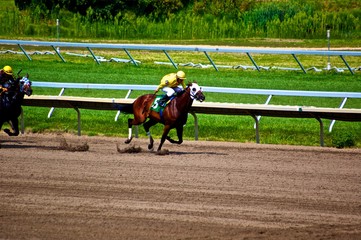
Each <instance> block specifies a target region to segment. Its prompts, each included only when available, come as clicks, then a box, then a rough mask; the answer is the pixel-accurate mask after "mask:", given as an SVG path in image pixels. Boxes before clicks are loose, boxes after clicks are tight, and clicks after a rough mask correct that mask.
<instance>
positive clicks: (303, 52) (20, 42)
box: [0, 39, 361, 74]
mask: <svg viewBox="0 0 361 240" xmlns="http://www.w3.org/2000/svg"><path fill="white" fill-rule="evenodd" d="M0 44H3V45H17V46H18V47H19V48H20V49H21V51H23V53H24V54H25V55H26V57H27V58H28V59H29V60H32V59H31V57H30V56H29V55H28V54H27V52H26V50H25V49H24V47H23V46H43V47H51V48H53V50H54V51H55V53H56V54H57V55H58V56H59V57H60V58H61V60H62V61H63V62H65V59H64V57H63V56H62V55H61V53H60V51H58V50H57V49H58V47H65V48H86V49H87V50H88V51H89V52H90V54H91V55H92V56H93V58H94V60H95V61H96V62H97V63H98V64H100V62H99V61H98V59H97V57H96V56H95V54H94V52H93V51H92V49H94V48H97V49H119V50H123V51H125V53H126V54H127V55H128V57H129V58H130V60H131V61H132V63H133V64H134V65H138V63H137V61H136V60H135V59H134V58H133V57H132V55H131V54H130V52H129V51H128V50H146V51H162V52H164V53H165V54H166V56H167V58H168V59H169V61H170V62H171V63H172V64H173V66H174V67H175V68H178V67H177V65H176V64H175V63H174V61H173V59H172V58H171V57H170V55H169V54H168V52H167V51H190V52H203V53H204V54H205V56H206V57H207V59H208V60H209V61H210V63H211V64H212V65H213V67H214V69H215V70H216V71H218V68H217V66H216V64H215V62H214V61H213V60H212V58H211V57H210V56H209V54H208V53H209V52H222V53H245V54H247V56H248V57H249V59H250V60H251V62H252V64H253V65H254V66H255V67H256V69H257V70H258V71H260V67H259V66H258V65H257V63H256V61H255V60H254V59H253V57H252V55H251V54H288V55H292V57H293V58H294V59H295V60H296V62H297V63H298V65H299V66H300V69H301V70H302V71H303V72H304V73H306V69H305V68H304V66H303V65H302V63H301V62H300V61H299V59H298V58H297V55H321V56H339V57H340V58H341V59H342V61H343V62H344V63H345V65H346V67H347V68H348V69H349V71H350V72H351V73H352V74H354V71H353V69H352V68H351V67H350V65H349V64H348V62H347V61H346V59H345V58H344V57H345V56H361V51H335V50H332V51H330V50H296V49H277V48H263V49H259V48H242V47H218V46H212V47H206V46H184V45H155V44H111V43H109V44H105V43H74V42H46V41H26V40H7V39H0Z"/></svg>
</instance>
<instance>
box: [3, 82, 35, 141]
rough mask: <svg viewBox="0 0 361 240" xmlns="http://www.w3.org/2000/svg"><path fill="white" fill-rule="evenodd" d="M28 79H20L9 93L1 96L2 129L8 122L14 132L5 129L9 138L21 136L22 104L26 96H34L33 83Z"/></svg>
mask: <svg viewBox="0 0 361 240" xmlns="http://www.w3.org/2000/svg"><path fill="white" fill-rule="evenodd" d="M28 77H29V76H28V75H27V76H26V77H22V78H21V77H19V78H17V79H16V80H15V84H14V86H13V87H11V88H10V89H8V91H7V92H3V93H1V96H0V129H1V128H2V125H3V124H4V123H5V122H8V123H9V124H10V126H11V128H12V130H13V132H12V131H10V129H4V132H6V133H7V134H8V135H9V136H18V135H19V120H18V117H19V116H20V114H21V104H22V101H23V99H24V95H25V94H26V95H28V96H30V95H31V94H32V89H31V82H30V80H29V79H28Z"/></svg>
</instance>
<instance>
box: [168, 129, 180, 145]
mask: <svg viewBox="0 0 361 240" xmlns="http://www.w3.org/2000/svg"><path fill="white" fill-rule="evenodd" d="M177 136H178V141H176V140H173V139H172V138H170V137H169V136H167V140H168V141H169V142H171V143H175V144H181V143H182V142H183V125H180V126H178V127H177Z"/></svg>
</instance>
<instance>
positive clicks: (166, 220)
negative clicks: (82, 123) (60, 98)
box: [0, 133, 361, 240]
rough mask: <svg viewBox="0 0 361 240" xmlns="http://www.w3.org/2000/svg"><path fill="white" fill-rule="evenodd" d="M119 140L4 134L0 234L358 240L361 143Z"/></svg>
mask: <svg viewBox="0 0 361 240" xmlns="http://www.w3.org/2000/svg"><path fill="white" fill-rule="evenodd" d="M64 138H65V139H66V142H67V143H68V144H71V145H72V146H78V145H80V146H82V145H87V146H89V150H88V151H75V150H74V151H67V150H66V149H63V148H61V147H60V146H61V142H62V141H63V140H64ZM133 141H134V143H135V146H140V147H141V148H142V149H146V139H134V140H133ZM123 142H124V139H119V138H108V137H84V136H83V137H77V136H72V135H64V136H58V135H51V134H47V135H36V134H25V135H24V136H19V137H12V138H10V137H7V136H5V134H4V133H1V134H0V159H1V160H0V169H1V170H0V239H307V240H310V239H361V149H334V148H321V147H300V146H278V145H265V144H264V145H257V144H244V143H227V142H204V141H185V142H184V143H183V144H182V145H179V146H178V145H171V144H170V143H169V142H166V143H165V145H164V148H167V149H169V151H170V154H169V155H166V156H158V155H155V154H154V153H150V152H147V151H146V150H144V151H141V152H140V153H119V152H118V151H117V149H116V144H117V143H119V148H121V149H122V148H123V149H124V148H125V147H126V145H125V144H123ZM158 143H159V140H156V144H158Z"/></svg>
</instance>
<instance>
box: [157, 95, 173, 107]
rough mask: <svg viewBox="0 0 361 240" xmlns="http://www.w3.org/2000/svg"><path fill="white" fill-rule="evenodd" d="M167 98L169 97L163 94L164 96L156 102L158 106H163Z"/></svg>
mask: <svg viewBox="0 0 361 240" xmlns="http://www.w3.org/2000/svg"><path fill="white" fill-rule="evenodd" d="M169 99H170V97H168V95H164V97H163V98H162V99H161V100H159V102H158V104H159V106H162V107H165V105H167V102H168V100H169Z"/></svg>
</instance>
